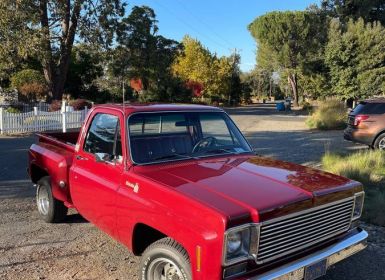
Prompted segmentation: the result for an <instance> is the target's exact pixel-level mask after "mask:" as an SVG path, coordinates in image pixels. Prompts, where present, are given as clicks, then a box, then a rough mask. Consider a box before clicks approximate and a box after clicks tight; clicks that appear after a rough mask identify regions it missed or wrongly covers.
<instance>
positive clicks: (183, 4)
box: [177, 0, 236, 49]
mask: <svg viewBox="0 0 385 280" xmlns="http://www.w3.org/2000/svg"><path fill="white" fill-rule="evenodd" d="M177 2H179V4H180V6H181V7H182V8H183V9H184V10H185V11H187V12H188V13H189V14H190V15H191V16H192V17H193V18H195V19H196V20H197V21H199V22H200V23H201V24H202V25H204V26H205V27H206V28H208V29H209V30H211V32H212V33H213V34H214V35H216V37H217V38H218V39H220V40H222V41H223V42H225V43H226V44H228V45H229V46H231V47H232V48H235V49H236V47H235V46H234V45H233V43H231V42H230V41H228V40H227V39H226V38H224V37H222V35H220V34H219V33H218V32H216V31H215V30H214V29H213V28H212V27H211V26H210V25H209V24H208V23H207V22H206V21H203V20H202V18H199V17H198V16H196V15H194V14H193V13H192V12H191V11H190V10H189V8H188V7H187V6H186V5H185V3H183V2H182V1H181V0H177Z"/></svg>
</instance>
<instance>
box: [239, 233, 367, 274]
mask: <svg viewBox="0 0 385 280" xmlns="http://www.w3.org/2000/svg"><path fill="white" fill-rule="evenodd" d="M367 237H368V233H367V232H366V231H364V230H361V231H360V232H359V233H357V234H354V235H353V236H350V237H347V238H345V239H343V240H341V241H340V242H338V243H336V244H334V245H331V246H329V247H327V248H325V249H322V250H320V251H318V252H315V253H313V254H311V255H309V256H306V257H304V258H302V259H299V260H296V261H293V262H291V263H289V264H286V265H283V266H281V267H278V268H276V269H274V270H271V271H268V272H266V273H264V274H262V275H258V276H254V277H251V278H246V279H248V280H270V279H275V278H278V277H285V276H287V277H289V276H290V274H291V273H293V274H296V272H298V271H299V273H298V274H301V270H303V271H304V268H305V267H306V266H308V265H311V264H313V263H316V262H319V261H321V260H324V259H326V258H328V257H331V256H333V255H335V254H338V253H341V254H342V253H343V252H344V251H345V250H346V252H347V254H346V255H345V256H341V257H340V258H338V260H337V261H335V262H333V263H328V265H331V264H334V263H336V262H338V261H340V260H342V259H344V258H347V257H349V256H351V255H353V254H355V253H357V252H359V251H361V250H363V249H365V247H366V239H367ZM302 276H303V275H302ZM299 277H300V276H299ZM284 279H286V278H284ZM287 279H292V278H287ZM293 279H302V278H293Z"/></svg>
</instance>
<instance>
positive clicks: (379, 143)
mask: <svg viewBox="0 0 385 280" xmlns="http://www.w3.org/2000/svg"><path fill="white" fill-rule="evenodd" d="M384 145H385V133H382V134H380V135H378V137H377V138H376V141H374V148H375V149H380V150H383V151H385V146H384Z"/></svg>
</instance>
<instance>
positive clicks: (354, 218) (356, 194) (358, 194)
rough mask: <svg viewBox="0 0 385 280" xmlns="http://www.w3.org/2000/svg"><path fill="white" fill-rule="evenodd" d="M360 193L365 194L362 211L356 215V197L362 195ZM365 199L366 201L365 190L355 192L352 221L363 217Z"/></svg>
mask: <svg viewBox="0 0 385 280" xmlns="http://www.w3.org/2000/svg"><path fill="white" fill-rule="evenodd" d="M360 195H362V196H363V198H362V202H361V213H360V215H359V216H356V217H354V216H353V215H354V210H355V208H356V198H357V196H360ZM364 201H365V192H364V191H362V192H358V193H355V194H354V204H353V210H352V221H356V220H358V219H359V218H361V215H362V210H363V208H364Z"/></svg>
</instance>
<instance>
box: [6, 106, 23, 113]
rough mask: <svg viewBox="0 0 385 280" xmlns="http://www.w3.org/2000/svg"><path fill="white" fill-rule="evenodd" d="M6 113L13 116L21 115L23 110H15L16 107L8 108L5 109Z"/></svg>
mask: <svg viewBox="0 0 385 280" xmlns="http://www.w3.org/2000/svg"><path fill="white" fill-rule="evenodd" d="M5 111H6V112H7V113H13V114H19V113H21V110H20V109H18V108H15V107H8V108H7V109H5Z"/></svg>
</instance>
